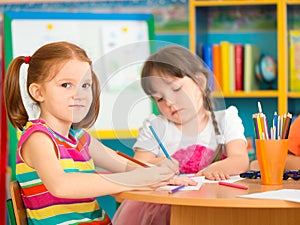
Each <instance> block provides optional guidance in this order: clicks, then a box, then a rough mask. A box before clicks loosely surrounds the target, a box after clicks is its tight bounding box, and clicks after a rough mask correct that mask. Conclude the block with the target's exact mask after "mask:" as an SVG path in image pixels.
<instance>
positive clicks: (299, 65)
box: [289, 30, 300, 91]
mask: <svg viewBox="0 0 300 225" xmlns="http://www.w3.org/2000/svg"><path fill="white" fill-rule="evenodd" d="M289 42H290V51H289V67H290V71H289V86H290V91H300V30H290V31H289Z"/></svg>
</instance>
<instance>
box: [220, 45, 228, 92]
mask: <svg viewBox="0 0 300 225" xmlns="http://www.w3.org/2000/svg"><path fill="white" fill-rule="evenodd" d="M220 47H221V69H222V91H223V92H224V93H228V92H229V91H230V43H229V42H228V41H221V42H220Z"/></svg>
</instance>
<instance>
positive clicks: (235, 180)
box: [203, 175, 245, 183]
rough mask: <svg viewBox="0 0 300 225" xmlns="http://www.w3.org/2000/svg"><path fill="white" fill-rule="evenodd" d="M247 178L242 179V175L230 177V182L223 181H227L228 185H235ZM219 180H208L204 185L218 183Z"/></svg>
mask: <svg viewBox="0 0 300 225" xmlns="http://www.w3.org/2000/svg"><path fill="white" fill-rule="evenodd" d="M244 179H245V178H243V177H240V175H235V176H230V179H228V180H223V181H226V182H227V183H234V182H237V181H239V180H244ZM218 182H219V180H208V179H205V180H204V181H203V183H218Z"/></svg>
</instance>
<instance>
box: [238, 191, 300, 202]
mask: <svg viewBox="0 0 300 225" xmlns="http://www.w3.org/2000/svg"><path fill="white" fill-rule="evenodd" d="M238 197H241V198H257V199H275V200H286V201H292V202H298V203H300V190H296V189H282V190H276V191H266V192H261V193H254V194H248V195H240V196H238Z"/></svg>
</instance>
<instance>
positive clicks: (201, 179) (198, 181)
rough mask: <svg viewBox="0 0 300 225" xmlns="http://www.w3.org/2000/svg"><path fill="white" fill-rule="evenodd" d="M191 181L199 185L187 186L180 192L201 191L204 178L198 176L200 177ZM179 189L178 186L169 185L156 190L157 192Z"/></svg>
mask: <svg viewBox="0 0 300 225" xmlns="http://www.w3.org/2000/svg"><path fill="white" fill-rule="evenodd" d="M191 179H193V180H195V181H196V182H197V183H198V184H197V185H196V186H185V187H184V188H182V189H180V191H193V190H199V189H200V187H201V185H202V183H203V181H204V176H200V177H199V176H198V177H191ZM176 187H179V186H176V185H167V186H163V187H159V188H157V189H156V190H157V191H171V190H173V189H174V188H176Z"/></svg>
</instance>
